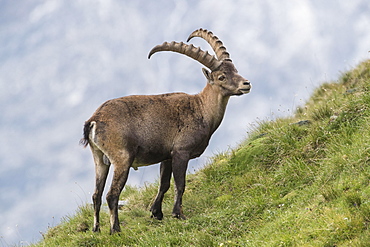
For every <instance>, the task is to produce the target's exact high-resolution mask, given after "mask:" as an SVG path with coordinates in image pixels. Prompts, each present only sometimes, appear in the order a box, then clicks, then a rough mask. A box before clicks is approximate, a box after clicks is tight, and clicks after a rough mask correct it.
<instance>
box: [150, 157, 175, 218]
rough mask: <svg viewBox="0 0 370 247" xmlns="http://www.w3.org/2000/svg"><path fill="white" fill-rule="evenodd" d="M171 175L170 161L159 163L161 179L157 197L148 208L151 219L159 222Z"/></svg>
mask: <svg viewBox="0 0 370 247" xmlns="http://www.w3.org/2000/svg"><path fill="white" fill-rule="evenodd" d="M171 174H172V165H171V160H166V161H163V162H161V178H160V185H159V190H158V194H157V197H156V198H155V201H154V203H153V205H152V207H151V208H150V211H151V212H152V218H155V219H158V220H161V219H163V213H162V201H163V197H164V194H165V193H166V192H167V191H168V189H169V188H170V180H171Z"/></svg>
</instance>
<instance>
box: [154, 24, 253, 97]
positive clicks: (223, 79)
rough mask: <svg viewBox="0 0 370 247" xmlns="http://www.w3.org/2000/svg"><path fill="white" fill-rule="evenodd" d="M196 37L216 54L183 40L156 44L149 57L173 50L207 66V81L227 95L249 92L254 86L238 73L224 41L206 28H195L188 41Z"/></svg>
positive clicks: (205, 71) (205, 73)
mask: <svg viewBox="0 0 370 247" xmlns="http://www.w3.org/2000/svg"><path fill="white" fill-rule="evenodd" d="M194 37H201V38H203V39H204V40H206V41H207V42H208V43H209V44H210V45H211V47H212V49H213V51H214V52H215V54H216V57H215V56H212V55H210V54H209V53H208V52H207V51H203V50H201V49H200V47H194V46H193V45H192V44H190V45H188V44H184V43H183V42H180V43H178V42H175V41H172V42H171V43H168V42H164V43H163V44H162V45H157V46H155V47H154V48H153V49H152V50H151V51H150V52H149V56H148V58H150V57H151V56H152V55H153V54H154V53H156V52H158V51H173V52H178V53H181V54H184V55H186V56H189V57H191V58H193V59H195V60H196V61H198V62H200V63H201V64H203V65H204V66H206V67H207V68H208V69H210V70H211V71H209V70H207V69H205V68H203V73H204V75H205V77H206V78H207V81H208V83H209V84H211V85H215V86H218V87H219V88H220V89H221V92H222V94H223V95H225V96H230V95H242V94H246V93H249V92H250V90H251V88H252V86H251V83H250V82H249V81H248V80H247V79H245V78H244V77H242V76H241V75H239V74H238V71H237V70H236V68H235V66H234V64H233V63H232V60H231V59H230V55H229V53H228V52H227V50H226V47H225V46H224V45H223V43H222V41H221V40H220V39H219V38H218V37H217V36H215V35H213V33H212V32H211V31H207V30H205V29H198V30H195V31H194V32H193V33H192V34H190V36H189V38H188V40H187V41H189V40H190V39H192V38H194Z"/></svg>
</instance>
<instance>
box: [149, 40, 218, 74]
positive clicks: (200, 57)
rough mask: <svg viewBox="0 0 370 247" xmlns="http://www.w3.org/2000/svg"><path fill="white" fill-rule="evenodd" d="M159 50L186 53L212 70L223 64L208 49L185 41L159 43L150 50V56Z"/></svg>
mask: <svg viewBox="0 0 370 247" xmlns="http://www.w3.org/2000/svg"><path fill="white" fill-rule="evenodd" d="M159 51H173V52H178V53H181V54H184V55H186V56H188V57H191V58H193V59H195V60H196V61H198V62H200V63H201V64H203V65H204V66H206V67H207V68H209V69H210V70H211V71H214V70H216V69H217V68H218V67H219V66H220V65H221V62H220V61H218V60H217V58H216V57H215V56H212V55H210V54H209V53H208V52H207V51H203V50H201V49H200V47H195V46H193V45H188V44H184V43H183V42H180V43H178V42H175V41H172V42H171V43H168V42H164V43H163V44H161V45H157V46H155V47H154V48H153V49H152V50H151V51H150V52H149V55H148V58H150V57H151V56H152V55H153V54H154V53H156V52H159Z"/></svg>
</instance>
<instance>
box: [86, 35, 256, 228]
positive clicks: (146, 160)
mask: <svg viewBox="0 0 370 247" xmlns="http://www.w3.org/2000/svg"><path fill="white" fill-rule="evenodd" d="M193 37H201V38H203V39H205V40H206V41H207V42H208V43H209V44H210V45H211V47H212V49H213V50H214V52H215V54H216V57H215V56H212V55H210V54H208V52H204V51H203V50H201V49H200V48H196V47H194V46H193V45H188V44H184V43H183V42H180V43H177V42H171V43H167V42H164V43H163V44H162V45H157V46H155V47H154V48H153V49H152V50H151V51H150V53H149V56H148V58H150V57H151V56H152V55H153V54H154V53H156V52H159V51H172V52H177V53H182V54H185V55H186V56H189V57H191V58H193V59H195V60H196V61H198V62H200V63H201V64H203V65H204V66H206V67H207V68H208V69H210V70H211V71H209V70H207V69H204V68H203V73H204V75H205V77H206V78H207V84H206V86H205V88H204V89H203V91H202V92H200V93H199V94H196V95H189V94H185V93H168V94H161V95H145V96H144V95H134V96H127V97H122V98H117V99H112V100H109V101H107V102H105V103H104V104H103V105H101V106H100V107H99V108H98V109H97V110H96V111H95V113H94V115H93V116H92V117H91V118H90V119H89V120H87V121H86V122H85V125H84V137H83V139H82V140H81V143H82V144H84V145H85V146H87V145H88V144H89V145H90V148H91V151H92V154H93V158H94V162H95V173H96V187H95V192H94V194H93V196H92V200H93V203H94V211H95V214H94V227H93V231H94V232H96V231H99V230H100V229H99V211H100V206H101V197H102V193H103V189H104V186H105V182H106V179H107V175H108V170H109V167H110V164H111V163H112V164H113V165H114V175H113V180H112V185H111V187H110V190H109V192H108V194H107V197H106V199H107V202H108V207H109V210H110V223H111V228H110V232H111V233H114V232H119V231H120V225H119V220H118V197H119V195H120V193H121V191H122V189H123V187H124V186H125V183H126V180H127V177H128V173H129V169H130V167H133V168H134V169H137V167H139V166H146V165H151V164H155V163H159V162H161V164H160V186H159V191H158V194H157V196H156V198H155V201H154V203H153V205H152V206H151V209H150V211H151V212H152V217H154V218H156V219H159V220H160V219H162V218H163V213H162V200H163V196H164V194H165V193H166V192H167V190H168V189H169V187H170V179H171V174H172V173H173V176H174V180H175V185H176V198H175V204H174V207H173V211H172V215H173V216H174V217H177V218H181V219H184V218H185V217H184V215H183V213H182V195H183V193H184V190H185V175H186V170H187V166H188V161H189V160H190V159H193V158H196V157H199V156H200V155H201V154H202V153H203V151H204V150H205V149H206V147H207V145H208V142H209V139H210V138H211V136H212V134H213V132H214V131H215V130H216V129H217V128H218V126H219V125H220V123H221V121H222V118H223V116H224V113H225V108H226V105H227V103H228V100H229V98H230V96H232V95H242V94H246V93H249V91H250V90H251V84H250V82H249V81H248V80H246V79H245V78H244V77H242V76H241V75H239V74H238V71H237V70H236V68H235V67H234V65H233V63H232V61H231V59H230V56H229V53H228V52H227V51H226V48H225V46H223V44H222V42H221V40H219V39H218V38H217V37H216V36H214V35H213V33H212V32H210V31H207V30H203V29H198V30H196V31H194V32H193V33H192V34H191V35H190V36H189V38H188V40H187V41H189V40H190V39H192V38H193Z"/></svg>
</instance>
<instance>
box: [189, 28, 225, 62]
mask: <svg viewBox="0 0 370 247" xmlns="http://www.w3.org/2000/svg"><path fill="white" fill-rule="evenodd" d="M194 37H200V38H203V39H205V40H206V41H207V42H208V43H209V44H210V45H211V47H212V49H213V50H214V52H215V53H216V56H217V59H218V60H219V61H223V60H227V61H230V62H232V61H231V59H230V54H229V53H228V52H227V50H226V47H225V46H224V45H223V43H222V41H221V40H220V39H219V38H218V37H217V36H215V35H213V33H212V32H211V31H208V30H207V29H202V28H200V29H198V30H195V31H194V32H192V33H191V34H190V35H189V38H188V40H187V42H189V40H191V39H192V38H194Z"/></svg>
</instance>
